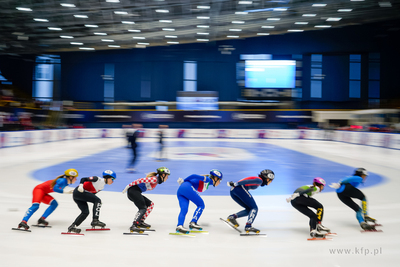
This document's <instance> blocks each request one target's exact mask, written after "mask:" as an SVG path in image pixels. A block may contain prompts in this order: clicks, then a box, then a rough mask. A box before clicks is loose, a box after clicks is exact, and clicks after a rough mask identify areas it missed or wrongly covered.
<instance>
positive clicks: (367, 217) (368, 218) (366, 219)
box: [364, 215, 376, 223]
mask: <svg viewBox="0 0 400 267" xmlns="http://www.w3.org/2000/svg"><path fill="white" fill-rule="evenodd" d="M364 220H365V221H366V222H372V223H376V219H374V218H372V217H370V216H368V215H364Z"/></svg>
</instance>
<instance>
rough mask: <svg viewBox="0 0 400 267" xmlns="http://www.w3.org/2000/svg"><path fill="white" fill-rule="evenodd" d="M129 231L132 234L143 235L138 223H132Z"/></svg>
mask: <svg viewBox="0 0 400 267" xmlns="http://www.w3.org/2000/svg"><path fill="white" fill-rule="evenodd" d="M129 231H131V232H132V233H133V232H138V233H143V229H140V228H139V223H138V222H136V221H135V222H133V223H132V226H131V227H129Z"/></svg>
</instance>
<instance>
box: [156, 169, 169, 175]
mask: <svg viewBox="0 0 400 267" xmlns="http://www.w3.org/2000/svg"><path fill="white" fill-rule="evenodd" d="M163 173H165V174H168V175H171V171H170V170H169V169H168V168H166V167H160V168H158V169H157V174H163Z"/></svg>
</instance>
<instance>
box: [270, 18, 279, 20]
mask: <svg viewBox="0 0 400 267" xmlns="http://www.w3.org/2000/svg"><path fill="white" fill-rule="evenodd" d="M267 20H281V19H280V18H267Z"/></svg>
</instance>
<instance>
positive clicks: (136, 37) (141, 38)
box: [132, 36, 146, 40]
mask: <svg viewBox="0 0 400 267" xmlns="http://www.w3.org/2000/svg"><path fill="white" fill-rule="evenodd" d="M132 38H133V39H140V40H143V39H146V37H138V36H134V37H132Z"/></svg>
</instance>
